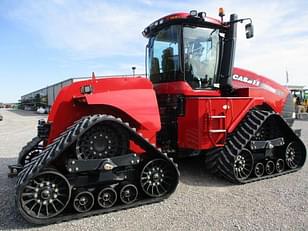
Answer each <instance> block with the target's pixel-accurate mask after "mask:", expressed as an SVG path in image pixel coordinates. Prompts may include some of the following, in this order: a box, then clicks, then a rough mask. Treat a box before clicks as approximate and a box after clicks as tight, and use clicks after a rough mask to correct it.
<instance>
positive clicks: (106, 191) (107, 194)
mask: <svg viewBox="0 0 308 231" xmlns="http://www.w3.org/2000/svg"><path fill="white" fill-rule="evenodd" d="M97 202H98V204H99V206H100V207H102V208H104V209H106V208H111V207H112V206H113V205H114V204H115V203H116V202H117V192H116V191H115V190H114V189H113V188H111V187H107V188H103V189H102V190H101V191H100V192H99V193H98V196H97Z"/></svg>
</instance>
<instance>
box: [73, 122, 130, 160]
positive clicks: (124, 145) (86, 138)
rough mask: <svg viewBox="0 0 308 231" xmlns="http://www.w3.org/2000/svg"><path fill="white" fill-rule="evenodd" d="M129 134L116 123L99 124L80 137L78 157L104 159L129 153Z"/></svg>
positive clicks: (77, 150) (77, 148) (77, 149)
mask: <svg viewBox="0 0 308 231" xmlns="http://www.w3.org/2000/svg"><path fill="white" fill-rule="evenodd" d="M127 149H128V135H127V134H126V132H125V131H124V130H123V129H121V128H119V127H118V126H115V125H110V124H97V125H95V126H94V127H92V128H91V129H89V130H88V131H87V132H85V134H83V135H82V136H81V137H79V139H78V141H77V145H76V153H77V158H78V159H83V160H87V159H102V158H107V157H113V156H118V155H121V154H125V153H127Z"/></svg>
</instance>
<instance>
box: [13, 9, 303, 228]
mask: <svg viewBox="0 0 308 231" xmlns="http://www.w3.org/2000/svg"><path fill="white" fill-rule="evenodd" d="M223 16H224V14H223V12H222V11H221V12H220V17H221V20H216V19H213V18H210V17H207V16H206V13H205V12H199V13H198V12H197V11H191V12H190V13H176V14H171V15H168V16H165V17H163V18H160V19H158V20H157V21H155V22H153V23H152V24H151V25H149V26H148V27H147V28H145V30H144V31H143V35H144V36H145V37H146V38H148V39H149V42H148V45H147V55H146V58H147V76H148V77H149V79H148V78H144V77H126V78H123V77H119V78H104V79H97V78H95V76H93V78H92V79H90V80H86V81H81V82H76V83H73V84H72V85H70V86H67V87H65V88H63V89H62V90H61V92H60V93H59V95H58V97H57V99H56V101H55V103H54V105H53V106H52V109H51V111H50V113H49V116H48V120H47V122H45V121H39V125H38V136H37V137H35V138H34V139H33V140H32V141H31V142H30V143H28V144H27V145H26V146H25V147H24V148H23V149H22V151H21V152H20V154H19V158H18V163H17V165H14V166H10V169H11V175H14V174H16V175H17V174H18V177H17V185H16V204H17V207H18V209H19V211H20V213H21V214H22V216H23V217H24V218H25V219H26V220H28V221H29V222H32V223H36V224H47V223H53V222H59V221H61V220H69V219H73V218H79V217H84V216H89V215H94V214H99V213H106V212H111V211H115V210H120V209H124V208H129V207H134V206H139V205H142V204H148V203H152V202H157V201H160V200H163V199H165V198H167V197H168V196H169V195H170V194H171V193H173V192H174V191H175V189H176V187H177V184H178V181H179V172H178V169H177V165H176V164H174V162H173V160H172V158H169V157H170V156H174V157H189V156H196V155H201V156H204V158H205V164H206V167H207V168H208V169H209V170H210V171H211V172H213V173H215V174H219V175H221V176H223V177H225V178H226V179H228V180H230V181H232V182H235V183H246V182H251V181H256V180H261V179H266V178H270V177H274V176H279V175H283V174H287V173H291V172H294V171H297V170H298V169H300V168H301V167H302V166H303V164H304V162H305V158H306V149H305V146H304V144H303V142H302V141H301V140H300V139H299V138H298V136H297V135H296V133H295V132H294V131H293V130H292V129H291V128H290V126H291V125H292V122H293V118H292V115H293V112H294V107H293V100H292V96H291V95H290V92H289V91H288V90H287V89H286V88H284V87H282V86H281V85H279V84H277V83H275V82H273V81H271V80H269V79H267V78H265V77H262V76H260V75H257V74H255V73H252V72H250V71H246V70H243V69H239V68H233V62H234V53H235V42H236V31H237V30H236V28H237V23H238V22H243V21H245V20H249V21H250V23H248V24H247V25H246V37H247V38H251V37H252V36H253V28H252V24H251V20H250V19H238V18H237V15H235V14H232V15H231V16H230V21H228V22H223Z"/></svg>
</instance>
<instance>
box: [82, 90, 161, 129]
mask: <svg viewBox="0 0 308 231" xmlns="http://www.w3.org/2000/svg"><path fill="white" fill-rule="evenodd" d="M85 100H86V103H87V104H88V105H105V106H111V107H114V108H117V109H119V110H121V111H123V112H124V113H126V114H127V115H129V116H130V117H131V118H133V119H134V120H136V121H137V122H138V124H140V125H141V126H143V127H144V128H146V129H148V130H156V131H158V130H160V128H161V125H160V116H159V110H158V105H157V100H156V95H155V92H154V90H152V89H128V90H119V91H108V92H102V93H97V94H91V95H85Z"/></svg>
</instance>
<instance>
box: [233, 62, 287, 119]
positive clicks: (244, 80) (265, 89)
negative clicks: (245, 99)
mask: <svg viewBox="0 0 308 231" xmlns="http://www.w3.org/2000/svg"><path fill="white" fill-rule="evenodd" d="M232 84H233V87H234V88H235V89H239V90H238V91H237V93H238V95H239V96H250V97H259V96H262V97H263V98H264V102H265V104H266V105H268V106H269V107H270V108H272V109H273V110H274V111H275V112H277V113H281V111H282V109H283V106H284V104H285V101H286V99H287V96H288V94H289V93H290V92H289V90H288V89H287V88H286V87H284V86H282V85H280V84H278V83H276V82H274V81H272V80H270V79H268V78H266V77H264V76H261V75H258V74H256V73H254V72H251V71H247V70H244V69H240V68H234V69H233V81H232Z"/></svg>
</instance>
